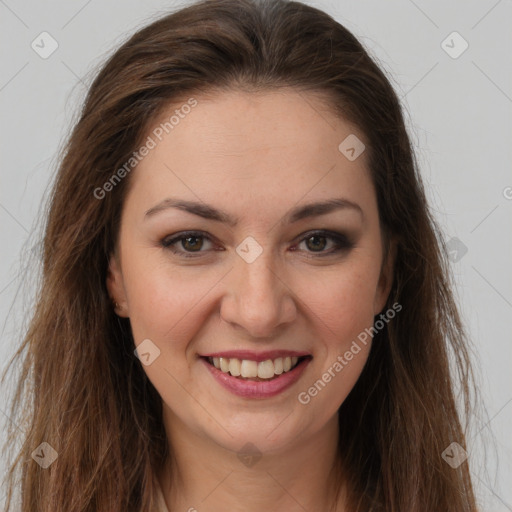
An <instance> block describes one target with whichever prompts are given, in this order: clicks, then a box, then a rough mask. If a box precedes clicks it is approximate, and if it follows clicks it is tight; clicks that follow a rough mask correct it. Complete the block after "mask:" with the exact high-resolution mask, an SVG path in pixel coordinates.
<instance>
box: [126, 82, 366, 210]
mask: <svg viewBox="0 0 512 512" xmlns="http://www.w3.org/2000/svg"><path fill="white" fill-rule="evenodd" d="M354 136H356V137H357V139H358V140H360V141H361V142H363V141H364V140H365V137H364V134H362V133H361V132H360V131H359V129H358V128H357V127H355V126H354V125H352V124H350V123H348V122H346V121H344V120H343V119H340V118H339V117H338V116H336V114H335V112H334V111H333V109H332V107H330V106H329V105H328V103H327V102H326V101H323V100H322V98H321V97H319V96H318V95H316V94H312V93H306V92H300V91H296V90H294V89H290V88H285V89H280V90H275V91H267V92H257V93H254V92H242V91H224V92H219V93H216V94H210V95H195V96H193V98H190V97H185V98H183V100H182V101H177V102H174V103H173V104H172V105H169V106H168V107H167V108H166V109H165V111H163V112H162V113H161V115H160V117H159V118H158V119H157V120H156V121H155V122H154V123H153V124H152V125H151V127H150V129H149V130H148V132H147V134H146V139H145V140H146V141H149V139H151V141H152V142H151V145H152V146H153V148H152V149H151V150H150V151H149V152H148V154H147V155H146V156H145V157H144V158H143V159H141V161H140V163H139V164H138V165H137V167H136V169H135V170H134V171H133V172H132V176H131V178H130V179H131V180H132V183H131V187H130V188H131V190H130V193H129V196H132V198H133V196H135V198H136V199H138V202H141V203H142V202H143V203H144V204H145V205H148V204H149V203H153V202H155V201H159V200H161V199H163V198H165V196H166V194H167V195H173V196H176V195H180V196H181V197H183V196H186V197H187V198H189V199H195V200H197V199H201V200H205V201H207V202H209V203H214V202H215V201H217V202H219V201H222V202H223V204H225V202H226V200H227V201H230V202H231V204H232V205H233V206H234V205H235V204H238V205H239V206H242V207H243V206H244V205H248V204H249V203H251V202H253V203H255V204H254V206H259V207H260V209H261V208H266V207H271V206H272V205H275V204H276V202H277V203H286V202H295V203H296V202H299V201H300V200H301V198H303V197H304V198H305V197H306V196H308V199H315V198H325V197H330V196H333V193H334V192H335V191H336V192H339V193H341V194H343V195H348V196H358V197H359V199H360V200H371V195H372V194H373V186H372V184H371V180H370V177H369V172H368V170H367V168H366V155H365V153H364V152H363V153H362V154H361V155H360V156H359V157H358V158H357V159H355V160H353V161H351V160H349V159H348V158H347V157H346V156H345V154H344V153H343V152H341V151H340V149H339V146H340V144H341V143H342V142H343V141H344V140H347V137H354ZM349 140H351V139H349ZM333 189H335V191H334V190H333ZM338 195H339V194H338ZM364 196H366V197H364ZM150 206H151V204H150Z"/></svg>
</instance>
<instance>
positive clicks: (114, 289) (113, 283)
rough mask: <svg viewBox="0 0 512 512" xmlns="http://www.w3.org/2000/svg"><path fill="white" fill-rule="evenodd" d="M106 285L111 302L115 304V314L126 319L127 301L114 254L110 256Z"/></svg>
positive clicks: (118, 262) (116, 257)
mask: <svg viewBox="0 0 512 512" xmlns="http://www.w3.org/2000/svg"><path fill="white" fill-rule="evenodd" d="M106 285H107V290H108V294H109V295H110V297H111V299H112V302H116V303H117V306H114V307H115V312H116V314H117V315H118V316H121V317H124V318H128V317H129V314H128V301H127V300H126V292H125V288H124V279H123V274H122V272H121V264H120V261H119V258H118V256H117V255H116V254H114V253H112V254H111V255H110V259H109V265H108V271H107V280H106Z"/></svg>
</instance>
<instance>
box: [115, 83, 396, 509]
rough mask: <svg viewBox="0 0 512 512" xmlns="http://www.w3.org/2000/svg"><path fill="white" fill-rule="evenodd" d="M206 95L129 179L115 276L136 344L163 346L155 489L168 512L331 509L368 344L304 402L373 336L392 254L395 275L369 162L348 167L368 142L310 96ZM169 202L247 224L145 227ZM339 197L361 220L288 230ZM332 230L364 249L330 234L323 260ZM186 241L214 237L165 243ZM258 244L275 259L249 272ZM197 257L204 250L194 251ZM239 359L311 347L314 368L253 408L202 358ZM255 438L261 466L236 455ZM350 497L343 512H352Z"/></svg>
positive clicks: (175, 218) (169, 221)
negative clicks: (163, 435)
mask: <svg viewBox="0 0 512 512" xmlns="http://www.w3.org/2000/svg"><path fill="white" fill-rule="evenodd" d="M196 99H197V101H198V104H197V106H196V107H195V108H194V109H192V110H191V112H190V113H189V114H188V115H187V116H185V117H184V118H183V119H181V120H180V123H179V124H178V125H177V126H175V128H174V129H173V131H172V132H170V134H169V135H167V136H166V137H165V138H164V139H163V140H162V141H161V142H159V143H158V144H157V146H156V147H155V148H154V149H152V150H151V151H150V153H149V155H148V156H146V157H145V158H144V159H143V160H142V162H141V163H140V164H139V165H138V167H137V168H136V169H135V170H134V171H132V174H131V176H130V178H129V179H130V180H131V183H130V189H129V193H128V195H127V197H126V200H125V203H124V206H123V212H122V218H121V227H120V234H119V240H118V246H117V251H116V254H113V255H112V257H111V260H110V269H109V275H108V278H107V287H108V289H109V292H110V294H111V296H112V297H113V298H114V299H115V300H116V301H117V303H118V304H119V306H118V307H117V309H116V311H117V313H118V314H119V315H120V316H123V317H128V318H130V322H131V326H132V330H133V336H134V340H135V344H136V345H138V344H140V343H141V342H142V341H143V340H145V339H150V340H151V341H152V342H153V343H154V344H155V345H156V346H157V347H158V348H159V350H160V355H159V357H157V358H156V359H155V360H154V362H153V363H152V364H150V365H148V366H143V368H144V370H145V372H146V373H147V375H148V378H149V379H150V380H151V382H152V383H153V385H154V386H155V388H156V389H157V390H158V392H159V393H160V395H161V397H162V400H163V408H164V424H165V429H166V432H167V436H168V439H169V443H170V446H171V447H172V448H171V451H172V452H173V454H174V457H173V460H170V461H169V463H168V465H167V466H166V468H165V470H164V471H163V472H162V474H160V475H158V478H159V482H160V485H161V486H162V489H163V493H164V496H165V500H166V503H167V506H168V507H169V510H183V511H186V510H189V509H191V507H195V509H197V510H198V511H200V512H201V511H221V510H222V511H225V510H245V511H249V512H250V511H261V510H269V511H270V510H287V511H304V510H308V511H314V510H329V509H330V507H331V500H333V499H334V498H333V484H334V483H335V482H336V481H337V479H340V478H342V473H336V471H335V463H336V461H337V457H336V450H335V448H336V444H337V440H338V433H337V410H338V408H339V407H340V405H341V404H342V402H343V401H344V399H345V398H346V396H347V395H348V393H349V392H350V390H351V389H352V388H353V386H354V384H355V382H356V381H357V379H358V377H359V375H360V373H361V371H362V369H363V366H364V363H365V361H366V359H367V356H368V352H369V349H370V345H371V343H368V345H367V346H366V347H365V346H362V350H361V351H360V352H359V353H358V354H357V355H355V356H354V358H353V359H352V360H351V361H350V362H349V364H348V365H347V366H346V367H344V368H343V370H342V371H341V372H339V373H336V377H334V378H333V379H332V380H331V382H329V383H328V384H327V385H326V386H325V387H324V388H323V389H322V390H321V391H320V392H319V393H318V394H317V395H316V396H315V397H313V398H312V399H311V401H310V402H309V403H308V404H307V405H303V404H301V403H300V402H299V401H298V399H297V397H298V394H299V393H300V392H302V391H307V389H308V388H309V387H310V386H312V385H313V383H314V382H315V381H317V380H318V379H319V378H321V376H322V374H323V373H324V372H326V371H327V370H328V368H330V367H332V366H333V363H334V362H335V361H336V360H337V357H338V355H343V354H344V353H345V352H346V351H347V350H348V349H349V347H350V345H351V343H352V341H353V340H355V339H356V338H357V335H358V334H359V333H361V332H362V331H364V329H365V328H369V327H370V326H372V325H373V319H374V316H375V315H377V314H379V313H381V312H382V310H383V308H384V305H385V302H386V300H387V296H388V294H389V289H390V286H391V282H392V266H393V260H394V257H393V256H392V257H390V258H389V260H388V264H387V265H386V266H383V241H382V237H381V231H380V224H379V215H378V209H377V200H376V195H375V190H374V187H373V184H372V182H371V179H370V174H369V171H368V169H367V167H366V154H365V153H363V154H362V155H361V156H360V157H359V158H357V159H356V160H355V161H349V160H348V159H347V158H346V157H345V156H344V155H343V154H342V153H341V152H340V151H339V150H338V145H339V144H340V142H341V141H343V140H344V139H345V138H346V137H347V136H348V135H349V134H356V135H357V137H358V138H359V139H360V140H362V141H365V136H364V134H362V133H360V131H359V130H358V129H357V128H356V127H354V126H353V125H350V124H349V123H347V122H346V121H344V120H341V119H339V118H337V117H335V115H334V113H333V112H332V111H331V110H330V109H329V108H328V107H327V105H326V103H325V102H322V101H321V97H319V96H317V95H314V94H312V93H307V95H305V94H304V93H299V92H297V91H295V90H293V89H282V90H280V91H268V92H259V93H250V92H241V91H229V92H226V91H224V92H220V93H217V94H211V95H208V96H206V95H200V96H199V95H198V96H196ZM185 101H186V100H185ZM182 104H183V103H176V104H173V105H172V106H170V107H169V110H168V112H166V113H165V115H164V116H162V119H164V118H165V119H168V118H169V116H170V115H172V113H173V112H174V110H175V109H176V108H179V107H180V105H182ZM157 124H158V123H157ZM155 126H156V125H155ZM171 196H172V197H173V198H180V199H186V200H192V201H200V202H204V203H207V204H209V205H212V206H214V207H215V208H217V209H220V210H224V211H226V212H227V213H229V214H230V215H232V216H234V217H238V219H239V220H238V224H237V225H236V226H234V227H230V226H228V225H226V224H223V223H222V222H218V221H214V220H207V219H203V218H201V217H199V216H196V215H194V214H192V213H188V212H185V211H182V210H178V209H176V208H168V209H165V210H161V211H159V212H158V213H155V214H154V215H151V216H149V217H147V218H145V213H146V212H147V211H148V210H149V209H150V208H152V207H154V206H155V205H157V204H159V203H160V202H161V201H162V200H164V199H166V198H168V197H171ZM331 198H344V199H346V200H348V201H351V202H353V203H356V204H357V205H359V207H360V209H361V211H362V213H360V212H358V211H357V210H356V209H350V208H345V209H339V210H335V211H333V212H331V213H328V214H325V215H321V216H316V217H310V218H305V219H302V220H300V221H298V222H296V223H293V224H290V223H285V222H284V219H285V216H286V214H287V212H288V211H289V210H290V209H292V208H294V207H296V206H298V205H303V204H306V203H310V202H315V201H321V200H326V199H331ZM322 229H328V230H332V231H335V232H339V233H341V234H346V235H347V236H350V237H351V240H352V242H353V247H351V248H346V249H344V250H341V251H340V252H337V253H332V254H328V253H329V252H331V251H332V248H333V247H335V246H336V242H335V240H332V239H331V238H326V239H322V238H321V237H320V239H316V241H317V244H319V245H320V248H319V249H317V252H315V244H314V243H311V242H310V243H308V242H307V240H308V237H304V236H302V235H305V234H307V232H309V231H311V230H322ZM185 230H196V231H202V232H204V235H205V236H210V237H211V239H212V241H209V240H208V239H200V240H199V241H197V240H192V243H191V244H189V245H186V243H185V241H184V242H183V243H185V247H184V246H183V243H182V242H179V241H178V242H177V243H176V244H175V246H174V247H175V248H176V250H177V251H181V253H180V254H174V253H172V252H171V250H170V249H169V248H165V247H163V246H162V244H161V240H162V239H165V238H170V235H174V234H176V233H179V232H182V231H185ZM247 236H252V237H253V238H254V239H256V240H257V242H258V243H259V244H260V246H261V247H262V249H263V252H262V254H261V255H260V256H259V257H258V258H257V259H256V260H255V261H254V262H252V263H247V262H246V261H245V260H244V259H242V258H241V257H240V256H239V255H238V254H237V252H236V247H237V246H238V245H239V244H240V243H241V242H242V240H244V239H245V238H246V237H247ZM201 241H202V243H203V245H202V247H201ZM313 242H314V241H313ZM322 244H326V245H325V246H324V245H322ZM190 246H192V250H193V249H194V248H197V247H200V249H199V250H200V251H202V252H199V253H197V252H194V253H193V255H195V257H194V258H186V257H184V256H182V254H183V253H186V251H187V248H188V249H189V253H190V252H191V251H190ZM215 248H219V250H214V249H215ZM292 248H295V250H293V249H292ZM220 249H222V250H220ZM322 251H323V253H324V256H321V255H319V254H322ZM197 254H199V256H197ZM229 349H249V350H254V351H263V350H271V349H289V350H304V351H308V352H310V353H311V354H312V356H313V359H312V361H311V362H310V364H309V366H308V367H307V368H306V370H305V372H304V373H303V375H302V376H301V378H300V379H299V381H298V382H296V383H295V384H294V385H293V386H292V387H291V388H288V389H287V390H286V391H284V392H283V393H281V394H279V395H277V396H275V397H272V398H267V399H263V400H256V399H250V398H241V397H238V396H236V395H233V394H231V393H230V392H229V391H227V390H225V389H224V388H222V387H221V386H220V385H219V384H218V383H217V382H216V381H215V380H214V379H213V377H212V376H211V375H210V373H209V371H208V370H207V369H206V368H205V367H204V365H203V363H202V362H201V360H200V359H198V355H199V354H205V353H208V352H212V351H221V350H229ZM247 442H251V443H252V444H253V445H255V446H256V447H257V450H258V451H259V452H260V453H261V454H262V457H261V459H260V460H259V461H258V462H257V463H255V464H254V465H252V466H251V467H248V466H246V465H245V464H243V463H242V462H241V461H240V460H239V458H238V457H237V452H239V451H240V449H241V448H242V447H243V446H244V445H245V444H246V443H247ZM305 469H306V471H305ZM344 499H345V498H344V493H342V495H341V497H340V499H339V500H338V501H337V506H336V510H345V506H344ZM192 510H193V509H192ZM332 510H334V508H333V509H332Z"/></svg>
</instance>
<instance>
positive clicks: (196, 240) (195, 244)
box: [181, 236, 203, 252]
mask: <svg viewBox="0 0 512 512" xmlns="http://www.w3.org/2000/svg"><path fill="white" fill-rule="evenodd" d="M181 245H182V247H183V248H184V249H185V250H187V251H193V252H196V251H199V250H201V247H202V246H203V237H201V236H187V237H186V238H182V239H181Z"/></svg>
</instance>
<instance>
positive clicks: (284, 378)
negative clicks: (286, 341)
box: [201, 358, 311, 398]
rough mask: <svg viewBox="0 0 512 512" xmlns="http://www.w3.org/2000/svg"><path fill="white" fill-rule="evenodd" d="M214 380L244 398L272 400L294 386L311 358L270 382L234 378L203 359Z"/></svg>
mask: <svg viewBox="0 0 512 512" xmlns="http://www.w3.org/2000/svg"><path fill="white" fill-rule="evenodd" d="M201 360H202V362H203V363H204V364H205V365H206V367H207V368H208V370H209V371H210V373H211V374H212V376H213V377H214V379H215V380H216V381H217V382H218V383H219V384H220V385H221V386H224V387H225V388H226V389H227V390H228V391H231V392H232V393H233V394H235V395H238V396H241V397H244V398H270V397H272V396H275V395H278V394H279V393H282V392H283V391H284V390H285V389H287V388H289V387H290V386H291V385H292V384H294V383H295V382H296V381H297V380H298V379H299V378H300V376H301V375H302V372H303V371H304V370H305V369H306V366H307V365H308V364H309V362H310V361H311V359H310V358H306V359H303V360H302V361H301V362H300V363H299V364H298V365H297V366H296V367H295V368H294V369H293V370H290V371H289V372H283V373H282V374H281V375H279V376H277V377H274V378H273V379H272V380H269V381H254V380H245V379H239V378H237V377H233V376H232V375H230V374H229V373H224V372H223V371H221V370H219V369H218V368H215V366H213V365H212V364H210V363H209V362H208V361H207V360H206V359H204V358H201Z"/></svg>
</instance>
